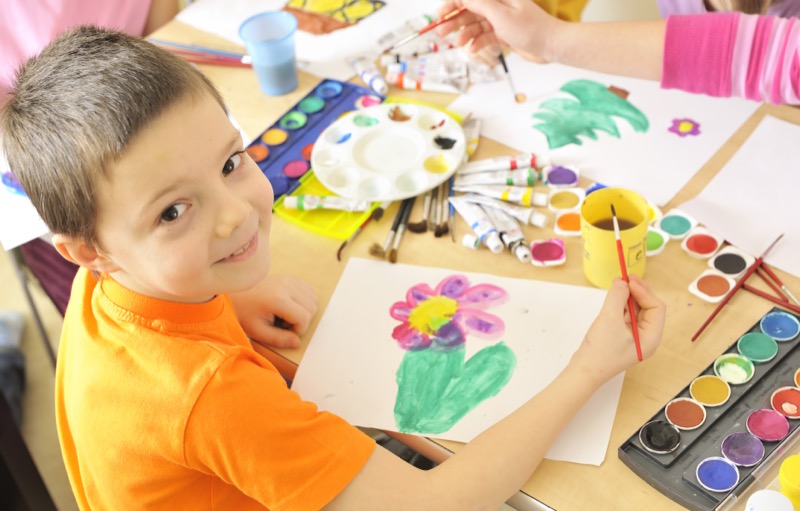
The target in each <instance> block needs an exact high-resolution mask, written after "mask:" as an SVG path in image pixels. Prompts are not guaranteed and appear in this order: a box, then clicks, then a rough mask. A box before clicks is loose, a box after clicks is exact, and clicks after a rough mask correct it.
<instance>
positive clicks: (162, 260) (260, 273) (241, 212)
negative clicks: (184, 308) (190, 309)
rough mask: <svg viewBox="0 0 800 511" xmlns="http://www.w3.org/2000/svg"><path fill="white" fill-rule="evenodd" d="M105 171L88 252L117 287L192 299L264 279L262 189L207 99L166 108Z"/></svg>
mask: <svg viewBox="0 0 800 511" xmlns="http://www.w3.org/2000/svg"><path fill="white" fill-rule="evenodd" d="M107 175H108V176H109V177H108V179H107V180H106V179H101V180H100V182H99V183H98V190H97V194H96V197H97V200H98V213H97V238H98V247H97V251H98V253H99V255H100V256H101V257H103V258H107V259H108V261H109V262H110V263H111V266H110V267H109V268H108V269H107V270H106V271H108V273H110V274H111V276H112V278H114V279H115V280H117V281H118V282H119V283H120V284H122V285H124V286H125V287H127V288H129V289H131V290H133V291H136V292H139V293H141V294H144V295H147V296H152V297H155V298H160V299H164V300H170V301H180V302H202V301H206V300H209V299H211V298H212V297H213V296H215V295H217V294H219V293H229V292H234V291H241V290H245V289H248V288H250V287H252V286H254V285H255V284H257V283H258V282H260V281H261V280H262V279H263V278H264V277H265V276H266V274H267V271H268V270H269V264H270V258H269V233H270V225H271V218H272V203H273V192H272V186H271V185H270V183H269V181H268V180H267V178H266V177H265V176H264V174H263V173H262V172H261V170H260V169H259V168H258V166H257V165H256V164H255V163H254V162H253V160H252V159H251V158H250V157H249V156H248V155H247V153H246V152H244V147H243V144H242V139H241V136H240V134H239V132H238V131H237V130H236V129H235V128H234V127H233V125H232V124H231V123H230V121H229V120H228V118H227V117H226V115H225V112H224V111H223V109H222V107H220V105H219V104H218V103H217V102H216V101H214V99H213V98H212V97H211V96H210V95H208V94H204V95H203V97H202V99H199V100H198V99H193V98H186V99H183V100H181V101H179V102H178V103H176V104H175V105H173V106H171V107H170V108H169V109H168V110H166V111H165V112H164V113H163V114H162V115H161V116H160V117H158V118H157V119H155V120H154V121H153V122H152V123H151V124H150V125H149V126H148V127H147V128H146V129H145V130H143V131H142V133H140V134H138V135H137V136H136V137H134V139H133V140H132V142H131V144H130V145H129V146H128V147H127V148H126V149H125V151H124V152H123V154H122V156H121V157H120V158H119V160H118V161H116V162H113V163H112V164H111V165H110V168H109V170H108V174H107Z"/></svg>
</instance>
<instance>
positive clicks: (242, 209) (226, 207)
mask: <svg viewBox="0 0 800 511" xmlns="http://www.w3.org/2000/svg"><path fill="white" fill-rule="evenodd" d="M250 209H251V207H250V203H249V202H247V201H246V200H244V199H243V198H241V197H238V196H236V195H234V194H228V197H227V200H224V201H222V202H221V204H220V210H219V214H218V215H217V222H216V225H215V226H214V227H215V228H214V234H216V235H217V237H219V238H227V237H228V236H230V235H231V234H233V232H234V231H235V230H236V229H237V228H238V227H239V226H240V225H242V223H244V222H245V220H247V218H248V216H249V214H250Z"/></svg>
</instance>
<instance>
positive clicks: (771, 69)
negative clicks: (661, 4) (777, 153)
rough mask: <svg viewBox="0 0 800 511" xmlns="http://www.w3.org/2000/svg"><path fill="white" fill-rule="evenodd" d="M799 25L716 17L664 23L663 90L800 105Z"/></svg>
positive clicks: (734, 16) (740, 16)
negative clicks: (680, 90)
mask: <svg viewBox="0 0 800 511" xmlns="http://www.w3.org/2000/svg"><path fill="white" fill-rule="evenodd" d="M798 49H800V22H798V20H797V19H795V18H786V19H784V18H774V17H770V16H749V15H744V14H740V13H724V14H722V13H720V14H713V15H710V14H706V15H697V16H671V17H669V18H668V19H667V32H666V37H665V41H664V67H663V75H662V78H661V86H662V87H664V88H668V89H682V90H685V91H689V92H695V93H702V94H708V95H710V96H739V97H746V98H748V99H753V100H756V101H769V102H771V103H776V104H781V103H788V104H800V98H799V97H798V89H800V63H798Z"/></svg>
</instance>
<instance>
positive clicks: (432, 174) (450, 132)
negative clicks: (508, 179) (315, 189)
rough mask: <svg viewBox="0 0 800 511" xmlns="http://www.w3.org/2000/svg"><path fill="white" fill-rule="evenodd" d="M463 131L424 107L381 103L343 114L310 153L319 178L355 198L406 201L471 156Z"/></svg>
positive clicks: (329, 186) (451, 120)
mask: <svg viewBox="0 0 800 511" xmlns="http://www.w3.org/2000/svg"><path fill="white" fill-rule="evenodd" d="M466 147H467V144H466V139H465V136H464V130H463V129H462V128H461V125H460V124H459V123H458V122H456V120H455V119H453V118H452V117H450V116H449V115H447V114H445V113H444V112H442V111H440V110H437V109H435V108H432V107H429V106H425V105H412V104H382V105H375V106H373V107H370V108H364V109H362V110H358V111H355V112H351V113H349V114H347V115H344V116H342V117H341V118H340V119H338V120H337V121H336V122H334V123H333V124H331V125H330V126H328V127H327V128H325V130H324V131H323V132H322V133H321V134H320V136H319V138H318V140H317V142H316V143H315V144H314V149H313V151H312V152H311V164H312V166H313V168H314V173H315V174H316V176H317V178H318V179H319V180H320V182H322V184H324V185H325V186H326V187H327V188H328V189H330V190H332V191H333V192H335V193H337V194H339V195H341V196H343V197H348V198H351V199H359V200H369V201H388V200H401V199H406V198H408V197H414V196H417V195H419V194H420V193H423V192H425V191H427V190H431V189H433V188H435V187H436V186H438V185H439V184H441V183H442V182H444V181H445V180H447V179H448V178H449V177H450V176H451V175H452V174H453V173H454V172H455V171H456V169H457V168H458V167H459V166H460V165H461V163H462V162H463V161H464V159H465V157H466V153H467V150H466Z"/></svg>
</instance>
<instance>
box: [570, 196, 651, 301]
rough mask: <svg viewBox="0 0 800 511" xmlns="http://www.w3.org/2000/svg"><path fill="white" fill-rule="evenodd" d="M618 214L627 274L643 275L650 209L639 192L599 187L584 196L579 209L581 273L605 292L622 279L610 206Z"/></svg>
mask: <svg viewBox="0 0 800 511" xmlns="http://www.w3.org/2000/svg"><path fill="white" fill-rule="evenodd" d="M612 204H613V205H614V210H615V211H616V212H617V220H618V221H619V228H620V239H621V241H622V250H623V254H624V257H625V266H626V268H627V272H628V275H631V274H635V275H638V276H640V277H643V276H644V266H645V257H646V249H647V244H646V243H645V240H646V238H647V219H648V216H649V214H650V207H649V206H648V205H647V201H645V200H644V198H642V196H641V195H639V194H638V193H636V192H634V191H631V190H627V189H625V188H601V189H600V190H597V191H594V192H592V193H590V194H589V195H587V196H586V199H585V200H584V202H583V205H582V206H581V236H582V237H583V273H584V274H585V275H586V278H587V279H589V282H591V283H592V284H593V285H595V286H597V287H599V288H603V289H608V288H610V287H611V284H612V283H613V281H614V278H615V277H621V276H622V272H621V270H620V264H619V256H618V255H617V243H616V238H615V236H614V227H613V223H612V221H611V205H612Z"/></svg>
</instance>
